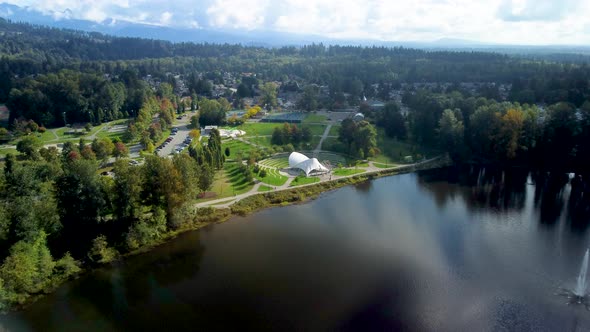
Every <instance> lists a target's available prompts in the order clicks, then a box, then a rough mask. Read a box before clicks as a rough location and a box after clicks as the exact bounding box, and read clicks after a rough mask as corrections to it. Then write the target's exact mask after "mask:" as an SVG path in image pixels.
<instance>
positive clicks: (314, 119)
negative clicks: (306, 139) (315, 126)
mask: <svg viewBox="0 0 590 332" xmlns="http://www.w3.org/2000/svg"><path fill="white" fill-rule="evenodd" d="M327 118H328V117H327V116H325V115H319V114H313V113H311V114H309V115H308V116H307V117H306V118H305V119H304V120H303V123H314V122H324V121H326V119H327Z"/></svg>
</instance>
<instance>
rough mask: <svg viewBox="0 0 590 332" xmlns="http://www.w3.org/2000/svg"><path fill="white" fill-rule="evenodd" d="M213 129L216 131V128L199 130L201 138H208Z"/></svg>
mask: <svg viewBox="0 0 590 332" xmlns="http://www.w3.org/2000/svg"><path fill="white" fill-rule="evenodd" d="M213 129H217V126H205V128H203V129H201V136H209V135H210V134H211V131H212V130H213Z"/></svg>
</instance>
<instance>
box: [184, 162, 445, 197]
mask: <svg viewBox="0 0 590 332" xmlns="http://www.w3.org/2000/svg"><path fill="white" fill-rule="evenodd" d="M440 158H441V156H438V157H434V158H431V159H428V160H424V161H421V162H418V163H414V164H408V165H395V166H391V167H388V168H379V167H376V166H374V165H373V162H372V161H371V162H369V167H363V168H362V169H364V170H365V172H363V173H358V174H352V175H344V176H338V175H333V174H323V175H320V176H319V178H320V181H319V182H315V183H309V184H303V185H300V186H297V187H290V185H291V182H293V180H294V179H295V178H294V177H289V179H288V180H287V182H285V184H283V185H282V186H280V187H276V189H275V190H272V191H269V192H273V191H274V192H276V191H283V190H288V189H294V188H302V187H306V186H313V185H316V184H318V183H322V182H327V181H335V180H338V179H342V178H349V177H353V176H357V175H361V174H365V175H366V174H374V173H377V172H381V171H385V170H391V169H399V170H403V169H406V168H412V167H416V166H420V165H424V164H428V163H430V162H433V161H435V160H438V159H440ZM261 185H266V186H269V187H272V186H270V185H268V184H265V183H262V182H259V183H257V184H255V185H254V187H253V188H252V189H250V191H248V192H245V193H243V194H239V195H237V196H234V198H235V199H234V200H231V201H227V200H228V198H227V197H224V198H219V199H215V200H211V201H207V202H201V203H197V204H196V205H195V206H196V207H197V208H201V207H207V206H212V205H215V207H216V208H227V207H229V206H231V205H232V204H234V203H236V202H238V201H240V200H242V199H244V198H246V197H249V196H252V195H257V194H260V193H259V192H258V188H260V186H261ZM218 203H219V204H218Z"/></svg>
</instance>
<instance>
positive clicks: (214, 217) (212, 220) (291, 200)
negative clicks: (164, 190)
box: [0, 157, 452, 315]
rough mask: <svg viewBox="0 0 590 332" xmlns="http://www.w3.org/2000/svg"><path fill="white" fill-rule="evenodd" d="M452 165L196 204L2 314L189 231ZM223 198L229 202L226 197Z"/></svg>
mask: <svg viewBox="0 0 590 332" xmlns="http://www.w3.org/2000/svg"><path fill="white" fill-rule="evenodd" d="M450 165H452V161H451V160H450V159H449V158H448V157H436V158H433V159H429V160H426V161H423V162H421V163H416V164H412V165H404V166H395V167H391V168H384V169H381V170H378V171H369V172H364V173H360V174H353V175H348V176H343V177H340V178H338V179H334V180H327V181H322V182H317V183H311V184H305V185H300V186H296V187H288V188H283V189H277V190H275V191H271V192H259V193H253V194H251V195H248V196H246V197H244V198H241V199H237V200H234V201H232V202H230V205H229V206H227V207H223V206H215V205H214V204H215V200H213V201H208V202H204V203H201V204H203V205H202V206H198V204H197V206H195V213H194V216H193V219H192V220H191V221H189V222H187V223H186V224H185V227H182V228H179V229H177V230H173V231H168V232H166V233H165V234H163V235H162V237H161V238H159V239H158V240H156V241H154V242H152V243H149V244H146V245H143V246H142V247H140V248H137V249H135V250H133V251H130V252H127V253H124V254H120V255H119V256H117V258H116V259H114V260H113V261H111V262H108V263H103V264H99V265H96V266H89V267H86V268H82V270H81V271H80V272H79V273H78V274H76V275H75V276H73V277H71V278H70V279H67V280H64V281H63V282H61V283H59V284H55V285H52V287H49V288H47V289H45V290H42V291H41V292H40V293H39V294H34V295H31V296H30V297H29V298H28V299H27V300H26V301H25V302H24V303H22V304H19V305H15V306H14V307H12V308H7V309H5V311H3V312H1V313H0V314H1V315H7V314H11V313H17V312H19V311H22V310H24V309H26V308H27V307H29V306H31V305H33V304H34V303H35V302H36V301H38V300H39V299H41V298H43V297H44V296H45V295H48V294H50V293H53V292H55V291H56V290H57V289H58V288H59V287H61V286H62V285H63V284H64V283H65V282H68V281H72V280H75V279H78V278H79V277H81V276H82V275H84V274H86V273H89V272H92V271H94V270H95V269H97V268H101V267H105V266H108V265H111V264H114V263H116V262H120V261H122V260H125V259H126V258H127V257H131V256H135V255H139V254H145V253H148V252H150V251H151V250H152V249H154V248H156V247H158V246H160V245H163V244H165V243H168V242H170V241H171V240H174V239H175V238H176V237H177V236H179V235H181V234H183V233H186V232H190V231H197V230H200V229H202V228H204V227H206V226H209V225H213V224H220V223H224V222H226V221H228V220H229V219H231V218H232V217H235V216H241V217H243V216H247V215H250V214H253V213H256V212H259V211H261V210H264V209H267V208H273V207H282V206H289V205H296V204H302V203H305V202H307V201H310V200H314V199H316V198H318V197H319V196H320V195H321V194H323V193H327V192H330V191H333V190H336V189H340V188H342V187H346V186H349V185H354V184H358V183H362V182H365V181H369V180H373V179H378V178H381V177H385V176H395V175H401V174H407V173H412V172H416V171H421V170H427V169H436V168H442V167H446V166H450ZM224 199H225V200H227V197H226V198H224ZM222 200H223V199H222Z"/></svg>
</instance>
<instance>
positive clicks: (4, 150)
mask: <svg viewBox="0 0 590 332" xmlns="http://www.w3.org/2000/svg"><path fill="white" fill-rule="evenodd" d="M9 153H10V154H13V155H18V154H19V152H18V151H16V149H10V148H2V147H0V157H5V156H6V155H7V154H9Z"/></svg>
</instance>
